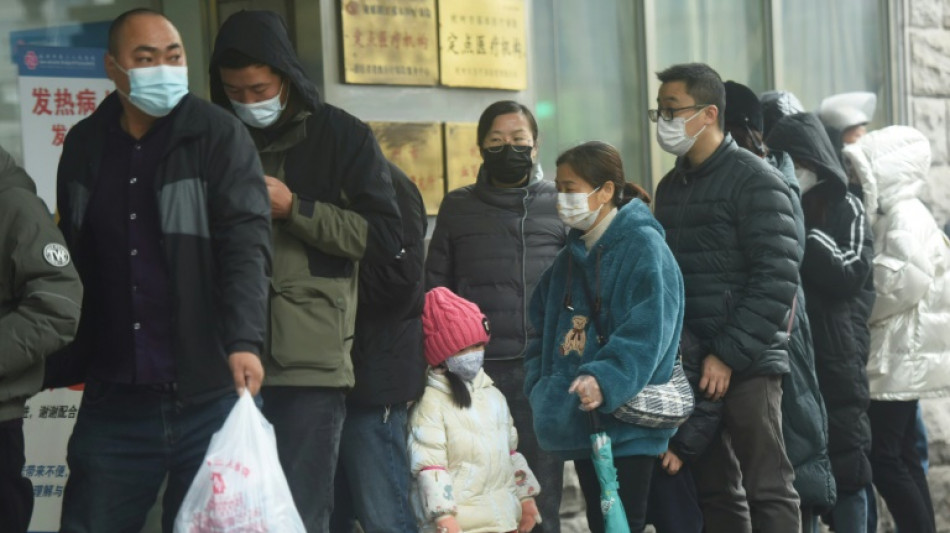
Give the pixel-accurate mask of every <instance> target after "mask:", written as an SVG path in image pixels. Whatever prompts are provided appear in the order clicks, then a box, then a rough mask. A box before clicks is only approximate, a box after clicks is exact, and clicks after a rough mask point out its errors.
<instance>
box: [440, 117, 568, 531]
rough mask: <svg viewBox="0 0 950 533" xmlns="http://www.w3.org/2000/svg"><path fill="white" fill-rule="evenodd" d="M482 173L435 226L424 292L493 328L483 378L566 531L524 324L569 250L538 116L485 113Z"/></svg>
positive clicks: (550, 522) (552, 519)
mask: <svg viewBox="0 0 950 533" xmlns="http://www.w3.org/2000/svg"><path fill="white" fill-rule="evenodd" d="M478 148H479V150H480V151H481V154H482V161H483V162H482V166H481V168H479V171H478V178H477V181H476V182H475V184H474V185H469V186H467V187H462V188H459V189H456V190H454V191H451V192H449V193H448V194H447V195H446V196H445V199H444V200H443V201H442V205H441V206H440V207H439V215H438V217H437V218H436V222H435V229H434V230H433V232H432V239H431V241H430V242H429V255H428V257H427V258H426V286H427V287H428V288H430V289H431V288H433V287H447V288H448V289H450V290H451V291H452V292H454V293H456V294H458V295H459V296H462V297H463V298H465V299H467V300H471V301H472V302H475V303H476V304H477V305H478V307H479V308H480V309H481V310H482V312H483V313H485V315H486V316H487V317H488V319H489V320H490V321H491V324H492V342H491V344H490V345H489V346H488V348H487V349H486V352H485V372H486V373H487V374H488V375H489V376H491V378H492V379H493V380H494V381H495V386H496V387H498V389H499V390H501V392H502V393H503V394H504V395H505V399H506V400H507V401H508V407H509V408H510V409H511V416H512V417H513V418H514V420H515V428H517V430H518V435H519V444H518V451H520V452H521V453H522V454H523V455H524V456H525V458H526V459H527V460H528V466H530V467H531V470H532V471H534V473H535V475H536V476H537V478H538V482H540V483H541V495H540V496H539V497H538V499H537V504H538V509H540V511H541V517H542V522H541V523H540V524H539V525H538V526H537V527H536V528H535V530H536V531H543V532H546V533H547V532H555V533H556V532H558V531H560V527H561V526H560V517H559V515H560V506H561V504H560V502H561V485H562V477H563V472H564V462H563V460H562V459H561V458H560V457H558V456H557V455H555V454H552V453H547V452H545V451H543V450H541V448H540V447H539V446H538V441H537V438H536V437H535V432H534V423H533V422H532V420H533V416H532V413H531V406H530V405H529V404H528V399H527V398H526V397H525V395H524V392H523V390H524V379H525V371H524V368H523V364H522V361H523V359H524V354H525V349H526V347H527V345H528V343H529V342H530V341H531V340H532V339H534V338H536V337H537V332H536V331H535V330H534V329H533V328H532V326H531V324H530V323H529V320H528V317H527V308H528V303H529V302H530V299H531V295H532V294H533V293H534V289H535V286H537V284H538V280H539V279H540V278H541V274H542V273H543V272H544V271H545V270H546V269H547V268H548V266H550V265H551V263H552V262H553V261H554V257H555V256H556V255H557V253H558V251H559V250H560V249H561V248H562V247H563V246H564V243H565V239H566V236H567V230H566V228H565V226H564V224H563V223H561V221H560V220H559V219H558V215H557V209H556V204H557V191H556V190H555V187H554V183H552V182H551V181H549V180H545V179H544V176H543V173H542V171H541V166H540V165H539V164H538V163H537V157H538V124H537V122H536V121H535V119H534V115H532V113H531V110H529V109H528V108H527V107H526V106H524V105H522V104H519V103H518V102H513V101H510V100H502V101H499V102H495V103H494V104H492V105H490V106H488V107H487V108H486V109H485V111H483V112H482V115H481V117H480V118H479V120H478Z"/></svg>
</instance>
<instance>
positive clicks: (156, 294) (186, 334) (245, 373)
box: [47, 9, 271, 533]
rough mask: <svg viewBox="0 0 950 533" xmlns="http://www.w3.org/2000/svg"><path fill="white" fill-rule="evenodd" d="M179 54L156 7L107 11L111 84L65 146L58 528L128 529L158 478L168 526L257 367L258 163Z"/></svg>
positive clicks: (56, 379)
mask: <svg viewBox="0 0 950 533" xmlns="http://www.w3.org/2000/svg"><path fill="white" fill-rule="evenodd" d="M185 58H186V54H185V49H184V44H183V43H182V40H181V36H180V35H179V33H178V30H177V29H175V27H174V25H172V23H171V22H169V20H168V19H166V18H165V17H164V16H163V15H162V14H160V13H157V12H154V11H151V10H147V9H135V10H131V11H128V12H126V13H124V14H122V15H120V16H119V17H117V18H116V19H115V20H114V21H113V23H112V26H111V27H110V29H109V51H108V55H107V57H106V73H107V74H108V76H109V78H110V79H111V80H112V81H113V82H115V88H116V90H115V92H113V93H112V94H110V95H109V96H108V97H106V99H105V100H103V102H102V103H101V104H100V105H99V107H98V108H97V109H96V110H95V111H94V112H93V113H92V114H91V115H90V116H88V117H87V118H85V119H83V120H82V121H80V122H79V123H78V124H76V125H75V126H73V127H72V129H70V130H69V133H68V134H67V135H66V140H65V142H64V143H63V154H62V157H61V158H60V162H59V170H58V174H57V191H56V196H57V197H56V202H57V207H58V210H59V214H60V220H59V225H60V230H61V231H62V232H63V236H64V237H65V240H66V244H67V245H68V246H69V251H70V253H71V254H72V256H73V257H74V260H75V264H76V270H77V271H78V272H79V276H80V278H81V279H82V282H83V285H84V286H85V289H86V292H85V294H86V297H85V298H84V299H83V308H82V317H81V319H80V322H79V331H78V333H77V334H76V340H75V341H74V342H73V344H72V345H70V346H69V347H68V348H67V350H66V351H65V352H63V353H61V354H58V356H57V357H56V358H51V359H50V360H49V361H48V366H47V368H48V369H49V370H50V372H48V376H47V378H48V379H47V386H65V385H71V384H75V383H80V382H82V381H85V384H86V386H85V391H84V392H83V397H82V405H81V406H80V408H79V414H78V415H77V417H76V426H75V428H74V429H73V433H72V436H71V437H70V439H69V446H68V451H67V456H66V462H67V463H68V465H69V479H68V481H67V482H66V488H65V490H64V494H63V514H62V525H61V531H65V532H70V533H73V532H77V531H83V532H88V531H139V530H140V529H141V528H142V525H143V523H144V522H145V519H146V515H147V514H148V512H149V509H151V508H152V506H153V505H154V503H155V500H156V497H157V495H158V492H159V490H160V487H161V486H162V483H163V482H166V481H167V482H166V488H165V494H164V497H163V502H162V503H163V505H162V513H163V515H162V523H163V526H164V529H165V530H166V531H170V530H171V527H172V522H173V521H174V519H175V516H176V514H177V513H178V509H179V507H180V506H181V502H182V500H183V499H184V497H185V493H186V492H187V491H188V489H189V487H190V485H191V482H192V479H193V478H194V476H195V473H196V472H197V471H198V468H199V466H200V465H201V463H202V460H203V458H204V455H205V452H206V450H207V448H208V443H209V442H210V440H211V436H212V435H213V434H214V433H215V432H216V431H217V430H218V429H219V428H220V427H221V426H222V424H223V423H224V420H225V418H226V417H227V416H228V413H229V412H230V410H231V408H232V407H233V406H234V404H235V402H236V401H237V398H238V393H250V394H252V395H256V394H257V392H258V390H259V388H260V386H261V381H262V380H263V378H264V369H263V367H262V365H261V360H260V354H261V352H262V350H263V348H264V342H265V331H266V325H267V284H268V276H269V274H270V270H271V235H270V207H269V205H268V198H267V189H266V186H265V185H264V173H263V171H262V169H261V164H260V160H259V159H258V157H257V154H256V153H255V151H254V144H253V142H252V141H251V137H250V135H248V133H247V129H246V128H245V127H244V125H243V124H241V122H240V121H238V120H237V119H236V118H234V117H233V116H231V115H230V114H228V113H226V112H224V111H223V110H221V109H220V108H219V107H217V106H215V105H213V104H211V103H209V102H207V101H205V100H203V99H201V98H199V97H197V96H195V95H192V94H190V93H189V92H188V73H187V66H186V60H185ZM245 391H246V392H245Z"/></svg>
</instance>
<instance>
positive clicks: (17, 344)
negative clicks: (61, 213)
mask: <svg viewBox="0 0 950 533" xmlns="http://www.w3.org/2000/svg"><path fill="white" fill-rule="evenodd" d="M81 304H82V284H81V283H80V282H79V275H78V274H77V273H76V269H75V267H74V266H73V264H72V261H71V260H70V257H69V252H68V251H67V250H66V245H65V243H64V242H63V236H62V234H60V232H59V230H57V229H56V224H54V223H53V218H52V217H51V216H50V214H49V211H48V210H47V209H46V206H45V205H44V204H43V201H42V200H40V199H39V198H38V197H37V196H36V186H35V185H34V184H33V180H32V179H30V177H29V176H28V175H27V174H26V171H24V170H23V169H22V168H20V167H19V166H18V165H17V164H16V162H14V161H13V157H11V156H10V154H8V153H7V152H6V150H4V149H3V148H0V516H2V517H3V522H4V531H10V532H11V533H25V532H26V529H27V527H28V526H29V525H30V516H31V514H32V511H33V487H32V485H31V483H30V480H29V479H27V478H25V477H23V473H22V472H23V464H24V462H25V456H24V451H25V447H24V441H23V417H24V415H25V412H24V407H25V404H26V401H27V400H28V399H29V398H30V397H31V396H33V395H34V394H36V393H37V392H39V391H40V386H41V385H42V383H43V362H44V360H45V359H46V356H47V355H49V354H50V353H52V352H54V351H56V350H58V349H60V348H62V347H63V346H65V345H66V344H67V343H68V342H69V341H71V340H72V339H73V336H74V335H75V333H76V328H77V327H78V326H79V309H80V305H81Z"/></svg>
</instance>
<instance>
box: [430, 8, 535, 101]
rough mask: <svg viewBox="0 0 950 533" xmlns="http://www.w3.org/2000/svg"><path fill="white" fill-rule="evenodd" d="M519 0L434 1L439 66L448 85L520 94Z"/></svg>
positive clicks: (523, 68)
mask: <svg viewBox="0 0 950 533" xmlns="http://www.w3.org/2000/svg"><path fill="white" fill-rule="evenodd" d="M526 46H527V44H526V42H525V7H524V0H477V1H467V0H465V1H463V0H439V52H440V53H439V61H440V63H439V66H440V68H441V72H442V84H443V85H448V86H451V87H477V88H484V89H510V90H513V91H521V90H524V89H525V87H526V86H527V61H526V59H525V58H526V55H525V54H526V52H527V48H526Z"/></svg>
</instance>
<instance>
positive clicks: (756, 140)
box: [725, 122, 769, 157]
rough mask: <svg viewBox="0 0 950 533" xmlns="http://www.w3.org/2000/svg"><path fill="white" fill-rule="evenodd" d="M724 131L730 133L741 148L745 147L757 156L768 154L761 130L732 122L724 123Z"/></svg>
mask: <svg viewBox="0 0 950 533" xmlns="http://www.w3.org/2000/svg"><path fill="white" fill-rule="evenodd" d="M725 133H729V134H731V135H732V138H733V139H735V140H736V144H738V145H739V146H740V147H741V148H745V149H746V150H748V151H750V152H752V153H753V154H755V155H757V156H759V157H767V156H768V155H769V147H768V146H766V145H765V141H764V140H763V139H762V133H761V132H759V131H756V130H754V129H752V128H751V127H749V126H747V125H745V124H737V123H735V122H732V123H729V124H727V125H726V131H725Z"/></svg>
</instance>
